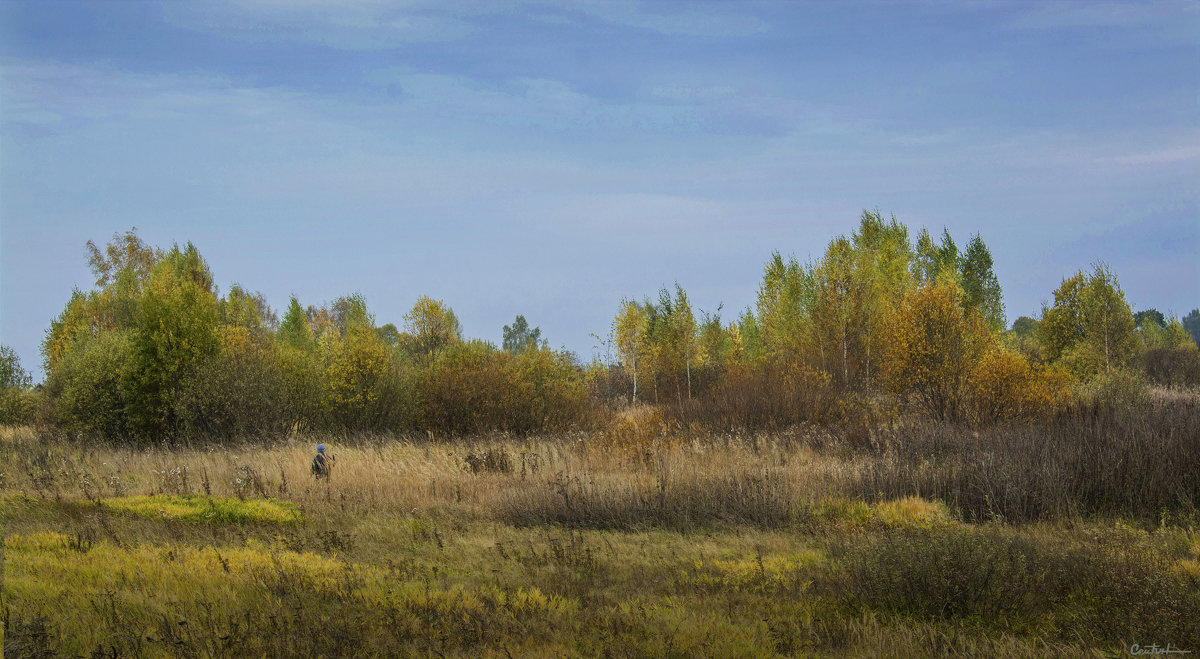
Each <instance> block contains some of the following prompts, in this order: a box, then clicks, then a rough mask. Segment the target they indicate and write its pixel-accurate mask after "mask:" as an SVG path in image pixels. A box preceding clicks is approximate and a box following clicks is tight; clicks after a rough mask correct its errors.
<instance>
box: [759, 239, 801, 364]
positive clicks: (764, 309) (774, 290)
mask: <svg viewBox="0 0 1200 659" xmlns="http://www.w3.org/2000/svg"><path fill="white" fill-rule="evenodd" d="M757 306H758V318H757V321H758V322H757V325H758V327H759V328H760V330H761V331H760V337H761V340H762V342H763V344H764V345H765V346H766V349H767V351H768V352H769V353H770V354H771V355H772V356H773V357H775V358H783V359H785V360H788V361H796V360H798V359H799V358H800V354H801V349H802V341H803V339H804V329H805V325H806V323H807V320H808V316H809V314H810V312H811V309H810V308H811V306H812V277H811V276H810V274H809V273H808V272H807V271H806V270H805V269H804V268H802V267H801V266H800V264H799V263H797V262H796V259H794V258H789V259H787V260H786V261H785V260H784V258H783V255H782V254H780V253H779V252H773V253H772V254H771V258H770V260H768V261H767V265H766V267H765V268H763V280H762V283H761V284H760V285H759V287H758V304H757Z"/></svg>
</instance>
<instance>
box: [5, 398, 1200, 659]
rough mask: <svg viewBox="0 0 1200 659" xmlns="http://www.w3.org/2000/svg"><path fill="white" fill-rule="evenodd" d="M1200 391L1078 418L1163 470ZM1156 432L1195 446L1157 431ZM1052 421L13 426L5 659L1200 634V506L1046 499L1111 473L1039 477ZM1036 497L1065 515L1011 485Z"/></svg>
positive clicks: (909, 651) (900, 649) (934, 646)
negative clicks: (203, 439) (749, 428)
mask: <svg viewBox="0 0 1200 659" xmlns="http://www.w3.org/2000/svg"><path fill="white" fill-rule="evenodd" d="M1171 404H1177V405H1178V403H1168V405H1171ZM1182 405H1184V406H1185V408H1184V409H1183V410H1182V413H1184V414H1185V415H1184V416H1179V417H1173V418H1169V419H1166V420H1160V421H1157V422H1156V421H1154V420H1149V419H1145V418H1138V419H1133V420H1131V421H1129V422H1128V423H1126V422H1117V423H1100V422H1093V425H1087V424H1086V423H1083V420H1081V419H1074V420H1073V421H1072V420H1063V423H1064V424H1069V423H1077V424H1079V425H1080V427H1081V428H1082V429H1081V430H1080V431H1079V432H1080V433H1083V435H1084V436H1086V437H1090V438H1092V440H1091V441H1092V444H1090V445H1089V446H1091V447H1092V448H1093V449H1095V448H1096V447H1100V448H1102V449H1104V450H1108V451H1113V453H1109V454H1107V455H1108V456H1109V457H1112V456H1125V458H1124V459H1125V460H1126V462H1125V464H1130V462H1129V456H1143V459H1145V462H1144V463H1137V464H1146V465H1149V464H1151V463H1150V461H1149V457H1153V456H1156V455H1157V456H1162V455H1168V456H1170V455H1174V454H1172V453H1170V452H1171V451H1182V450H1184V449H1188V447H1191V446H1193V443H1194V442H1195V441H1197V440H1196V438H1195V437H1194V436H1190V435H1187V434H1186V431H1187V429H1188V428H1191V426H1190V425H1189V424H1192V423H1195V418H1196V417H1194V416H1186V415H1189V414H1193V413H1194V410H1195V408H1194V407H1187V405H1190V404H1189V403H1183V404H1182ZM1175 411H1176V412H1180V410H1179V409H1176V410H1175ZM1155 423H1158V424H1159V425H1155ZM1156 428H1159V429H1161V428H1167V429H1168V430H1170V429H1174V430H1171V431H1170V432H1166V433H1165V434H1166V436H1165V437H1159V438H1158V439H1157V440H1155V441H1147V438H1148V437H1149V438H1150V439H1151V440H1153V439H1154V437H1155V435H1154V433H1156V432H1159V431H1158V430H1155V429H1156ZM1022 432H1025V433H1027V435H1022V434H1021V433H1022ZM1036 432H1037V431H1036V429H1025V430H1021V429H1019V428H1008V429H996V430H995V431H992V432H991V434H987V433H983V434H977V435H972V434H969V433H970V431H964V430H961V429H955V428H949V427H931V426H925V425H918V424H908V425H905V424H901V425H899V426H897V427H896V428H894V429H893V430H892V431H890V432H889V431H885V430H883V429H880V428H870V429H865V430H864V429H863V428H858V427H854V428H846V429H838V428H834V429H826V428H818V427H809V426H800V427H793V428H791V429H788V430H784V431H776V432H771V433H726V434H716V435H714V434H708V433H698V432H694V431H687V430H686V429H681V428H680V427H678V426H677V425H674V424H672V423H671V422H670V421H665V420H664V419H663V417H661V416H660V415H658V414H657V413H655V412H653V411H651V410H647V409H640V410H632V411H628V412H627V413H625V414H624V415H623V416H622V417H620V418H619V420H618V421H617V422H616V423H615V424H614V425H612V426H611V427H610V428H608V429H607V430H606V431H605V432H603V433H591V434H584V433H578V434H570V435H559V436H553V437H531V438H522V437H513V436H505V435H491V436H484V437H476V438H469V439H458V440H453V441H431V440H429V439H428V438H412V437H356V438H353V439H352V440H351V441H346V440H344V439H339V438H336V437H293V438H290V439H288V440H286V441H282V442H279V443H275V444H271V445H264V446H237V447H230V448H219V447H217V446H212V447H207V446H192V447H190V448H166V447H163V448H146V449H131V448H127V447H122V446H117V445H112V444H107V443H70V442H65V441H61V440H55V439H51V438H46V437H42V436H39V435H38V434H37V433H35V432H34V431H32V430H30V429H13V428H8V429H3V430H0V450H3V451H4V454H5V455H7V456H8V459H7V460H6V461H5V462H4V463H3V465H2V466H0V523H2V524H3V527H4V529H5V533H6V535H7V538H6V539H5V543H4V545H3V546H4V547H5V557H4V559H0V566H3V567H4V569H3V570H0V575H3V577H4V579H6V580H5V581H0V591H2V594H0V597H2V598H3V607H2V608H3V612H4V630H5V634H6V638H5V640H4V644H5V648H6V651H7V653H8V654H6V656H8V655H9V654H11V655H15V656H39V655H38V653H39V652H43V651H46V650H51V651H54V652H58V653H61V654H90V653H96V652H101V653H108V654H109V655H111V654H113V653H117V654H150V655H157V654H180V655H198V656H237V655H247V654H250V655H263V654H266V655H304V656H321V655H324V656H333V655H342V654H351V655H361V656H370V655H379V654H397V653H398V654H441V655H455V656H457V655H471V656H509V655H511V656H518V655H526V656H550V655H555V656H562V655H583V656H593V655H605V656H611V655H614V654H616V655H620V654H626V655H631V656H665V655H672V656H692V655H700V656H712V655H720V656H729V655H738V656H775V655H789V656H795V655H815V656H835V655H836V656H847V655H848V656H931V655H948V654H949V655H960V654H966V655H986V656H998V657H1005V656H1012V657H1017V656H1030V655H1035V654H1037V655H1049V656H1080V655H1087V654H1094V655H1099V654H1100V653H1109V652H1114V651H1124V650H1122V649H1121V648H1128V646H1129V644H1130V643H1135V642H1136V643H1141V644H1143V645H1149V644H1150V643H1155V642H1157V643H1158V644H1159V645H1160V646H1163V645H1165V643H1167V642H1172V643H1174V647H1176V648H1181V647H1182V648H1187V649H1197V648H1200V627H1198V626H1197V623H1196V622H1195V621H1197V620H1200V569H1197V567H1196V566H1197V565H1198V564H1200V537H1198V536H1197V534H1196V532H1195V530H1194V517H1190V516H1189V515H1188V507H1187V506H1189V505H1191V506H1194V505H1195V502H1196V499H1195V498H1191V499H1189V498H1188V497H1189V496H1193V497H1194V496H1195V495H1188V494H1187V491H1186V490H1185V491H1184V495H1183V497H1182V498H1181V499H1178V500H1177V503H1176V504H1173V505H1174V507H1172V508H1170V509H1169V514H1167V515H1161V514H1159V510H1157V509H1153V513H1152V514H1144V513H1143V512H1142V510H1143V509H1142V508H1138V507H1136V506H1132V505H1126V506H1124V507H1122V506H1120V505H1110V504H1112V503H1113V502H1116V503H1120V497H1122V496H1125V493H1126V492H1128V491H1129V490H1128V489H1127V488H1128V487H1130V484H1131V483H1132V484H1135V485H1138V486H1139V487H1141V488H1142V489H1140V490H1137V491H1139V492H1141V493H1142V494H1143V495H1144V496H1148V497H1149V499H1148V500H1149V501H1151V502H1154V503H1155V505H1158V504H1159V503H1161V501H1159V500H1157V499H1155V498H1154V496H1155V494H1154V493H1155V492H1157V491H1158V490H1155V489H1153V488H1152V487H1151V485H1150V483H1151V481H1150V480H1149V478H1148V477H1147V478H1143V479H1141V480H1138V479H1137V478H1132V479H1131V478H1130V477H1128V475H1126V476H1122V475H1121V473H1122V472H1121V471H1120V470H1111V471H1110V472H1104V473H1105V474H1106V475H1107V480H1104V479H1101V480H1100V481H1099V483H1098V485H1097V486H1096V487H1097V488H1098V489H1094V490H1089V491H1085V492H1084V493H1083V494H1081V493H1080V492H1079V491H1076V490H1072V489H1071V488H1070V487H1067V488H1062V489H1056V490H1048V489H1043V490H1038V489H1036V488H1037V487H1040V486H1041V485H1040V484H1042V483H1043V481H1042V480H1040V479H1042V478H1044V477H1045V474H1058V475H1059V476H1061V475H1063V474H1067V475H1070V474H1075V477H1077V478H1078V477H1081V476H1080V475H1087V474H1089V473H1091V472H1088V471H1087V469H1089V468H1092V467H1091V466H1092V465H1094V464H1098V463H1093V462H1087V461H1081V460H1080V459H1079V458H1080V456H1082V455H1086V452H1083V451H1077V452H1074V453H1072V452H1070V451H1061V450H1060V451H1059V453H1061V454H1062V455H1063V456H1065V457H1061V458H1055V459H1056V460H1057V461H1056V462H1053V464H1052V465H1051V466H1050V467H1046V468H1043V469H1041V470H1033V471H1031V470H1030V469H1029V465H1031V464H1032V463H1031V462H1030V461H1031V460H1036V459H1039V458H1040V457H1044V456H1047V455H1049V454H1050V453H1051V452H1052V451H1051V450H1050V449H1049V448H1048V449H1047V450H1046V451H1045V452H1042V453H1038V452H1036V451H1033V452H1032V453H1031V451H1032V449H1031V444H1032V442H1034V441H1035V437H1036V436H1037V435H1036ZM1041 432H1042V433H1043V435H1042V436H1043V437H1050V440H1049V441H1051V442H1060V443H1062V444H1053V443H1052V444H1050V448H1058V449H1061V448H1062V447H1063V446H1065V445H1066V442H1068V441H1071V437H1074V436H1073V435H1070V433H1069V425H1063V426H1062V428H1061V429H1060V430H1055V427H1054V426H1048V427H1046V428H1043V429H1042V430H1041ZM1056 432H1061V433H1062V435H1061V436H1058V435H1055V434H1054V433H1056ZM1105 433H1107V434H1105ZM1172 433H1174V434H1172ZM1021 437H1026V438H1027V439H1026V441H1025V443H1021V442H1020V441H1014V439H1013V438H1017V440H1019V439H1020V438H1021ZM1122 438H1126V439H1129V438H1134V439H1138V440H1139V441H1140V442H1141V444H1140V446H1141V447H1142V448H1137V447H1129V446H1122V444H1121V440H1122ZM900 439H903V441H900ZM317 441H322V442H323V443H325V444H326V445H327V446H329V451H330V452H331V453H333V454H334V455H336V457H337V463H336V467H335V469H334V471H333V475H332V477H331V478H330V479H328V480H316V479H314V478H313V477H312V476H311V474H310V473H309V465H310V461H311V457H312V454H313V447H314V446H315V444H316V443H317ZM1005 442H1008V443H1009V444H1011V446H1009V445H1006V444H1005ZM1189 442H1192V443H1189ZM1122 451H1124V453H1122ZM1138 451H1141V452H1140V453H1139V452H1138ZM1164 451H1165V452H1166V453H1164ZM1022 452H1023V453H1030V455H1029V456H1028V457H1024V456H1022V455H1021V453H1022ZM985 455H991V456H992V457H991V458H990V459H991V460H992V462H990V463H987V462H984V461H981V459H980V458H981V457H982V456H985ZM1101 455H1102V456H1103V455H1106V454H1103V453H1102V454H1101ZM1005 464H1008V465H1009V467H1008V468H1000V466H1002V465H1005ZM980 465H982V466H984V467H987V469H982V468H981V466H980ZM989 465H990V466H989ZM1072 469H1074V470H1075V471H1072ZM1196 477H1197V476H1196V474H1194V473H1193V474H1191V475H1190V476H1188V475H1186V474H1185V475H1184V477H1183V478H1184V480H1177V481H1173V482H1171V483H1168V484H1167V485H1168V486H1177V485H1178V484H1179V483H1185V484H1186V483H1190V482H1191V481H1187V480H1186V478H1196ZM1069 482H1071V481H1069V480H1068V483H1069ZM1031 486H1032V487H1034V490H1033V492H1034V495H1033V496H1035V499H1034V500H1044V501H1058V505H1040V507H1038V506H1034V507H1030V508H1022V507H1021V506H1018V505H1017V504H1016V503H1015V502H1020V501H1024V500H1025V499H1020V498H1012V497H1009V498H1005V497H996V496H993V495H994V493H997V492H1006V491H1011V490H1012V489H1013V488H1016V487H1031ZM972 488H974V489H972ZM1084 494H1086V496H1084ZM1013 496H1015V494H1014V495H1013ZM1027 496H1029V495H1027ZM1036 497H1041V499H1037V498H1036ZM1055 497H1057V499H1055ZM973 501H987V502H988V503H989V505H992V506H993V511H994V512H995V514H993V515H992V516H991V517H990V518H989V517H987V516H982V515H978V514H977V512H978V511H977V510H976V508H975V507H973V506H975V505H977V504H973V503H971V502H973ZM1072 502H1074V503H1072ZM1100 504H1104V505H1100ZM1089 506H1091V508H1089ZM218 508H221V509H224V510H226V511H227V514H222V515H216V514H214V513H213V512H212V511H213V510H216V509H218ZM1022 510H1027V511H1030V512H1028V514H1026V515H1024V516H1022V515H1020V514H1017V513H1018V512H1020V511H1022ZM1146 510H1151V509H1149V508H1147V509H1146ZM272 511H273V512H272ZM147 513H148V514H147ZM164 513H165V514H164ZM268 513H270V514H268ZM276 513H278V514H276ZM1112 517H1117V518H1122V517H1123V518H1124V519H1125V520H1126V523H1116V524H1114V523H1113V522H1112V521H1106V520H1111V518H1112ZM1001 518H1003V519H1004V520H1005V523H997V520H999V519H1001ZM40 656H49V655H46V654H42V655H40Z"/></svg>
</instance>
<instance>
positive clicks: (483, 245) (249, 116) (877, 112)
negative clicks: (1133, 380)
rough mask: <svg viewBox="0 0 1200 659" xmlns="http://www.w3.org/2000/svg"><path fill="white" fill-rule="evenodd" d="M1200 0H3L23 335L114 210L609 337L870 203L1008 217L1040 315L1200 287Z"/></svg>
mask: <svg viewBox="0 0 1200 659" xmlns="http://www.w3.org/2000/svg"><path fill="white" fill-rule="evenodd" d="M1198 99H1200V4H1197V3H1195V2H1192V1H1190V0H1186V1H1176V2H1128V3H1126V2H1104V1H1102V0H1097V1H1081V2H1052V1H1041V2H1005V1H1000V0H997V1H977V2H954V3H938V2H927V1H913V2H882V1H875V2H866V1H862V2H857V1H851V2H837V3H823V2H822V3H819V2H753V1H744V2H697V1H693V2H680V3H674V2H646V3H641V2H632V1H618V2H580V3H570V2H535V1H513V2H498V3H478V2H456V1H454V0H450V1H447V0H440V1H436V2H423V1H406V2H382V1H380V2H367V1H363V2H352V1H337V2H334V1H329V2H326V1H318V0H300V1H293V0H287V1H285V0H244V1H232V0H222V1H215V2H187V3H183V2H165V3H154V2H144V3H143V2H115V1H114V2H87V3H82V2H81V3H73V2H52V1H45V0H40V1H36V2H13V1H11V0H4V1H2V2H0V256H2V257H3V263H2V265H0V340H2V341H3V343H5V344H7V345H10V346H12V347H13V348H14V349H15V350H17V352H18V354H19V355H20V357H21V359H22V362H23V364H24V365H25V366H26V368H28V369H30V370H33V371H35V373H36V375H37V376H38V377H40V368H39V365H40V357H39V355H38V346H39V343H40V341H41V338H42V336H43V332H44V331H45V329H46V327H47V326H48V325H49V323H50V321H51V319H52V318H53V317H54V316H55V315H57V314H58V313H59V312H60V311H61V310H62V307H63V305H64V304H65V303H66V301H67V299H68V297H69V295H70V292H71V289H72V287H75V286H79V287H82V288H87V287H88V286H90V284H91V281H92V278H91V276H90V273H89V271H88V269H87V264H86V254H85V251H84V243H85V242H86V241H87V240H88V239H92V240H95V241H97V242H98V243H103V242H104V241H106V240H107V239H109V237H110V236H111V235H112V234H113V233H114V232H119V231H123V230H125V229H127V228H129V227H130V226H137V227H138V229H139V233H140V234H141V236H142V237H143V238H144V239H146V240H147V241H149V242H152V243H155V244H160V245H169V244H170V243H171V242H173V241H179V242H185V241H192V242H193V243H195V244H196V246H197V247H198V248H199V249H200V251H201V253H202V254H203V255H204V256H205V257H206V258H207V260H208V261H209V263H210V265H211V266H212V269H213V272H214V274H215V276H216V279H217V282H218V284H219V285H220V286H221V288H222V289H223V290H227V289H228V287H229V285H231V284H232V283H235V282H238V283H241V284H242V285H243V286H246V287H248V288H251V289H256V290H261V291H262V292H263V293H264V294H265V295H266V296H267V298H268V300H269V301H270V302H271V304H272V305H273V306H275V307H276V308H280V307H283V306H286V304H287V299H288V296H289V295H291V294H295V295H297V296H298V297H299V298H300V299H301V301H302V302H303V303H305V304H320V303H322V302H324V301H329V300H332V299H334V298H335V297H337V296H339V295H344V294H348V293H353V292H361V293H362V294H363V295H365V296H366V298H367V301H368V304H369V306H370V308H371V309H372V311H373V312H374V313H375V315H376V317H377V320H378V322H379V323H381V324H382V323H384V322H395V323H396V324H397V325H399V324H400V323H401V320H402V316H403V314H404V313H405V312H406V311H407V310H408V309H409V308H411V306H412V304H413V302H414V301H415V300H416V298H417V297H418V296H420V295H423V294H427V295H431V296H433V297H436V298H441V299H444V300H445V301H446V302H447V303H449V304H450V305H451V306H452V307H453V308H454V310H455V311H456V312H457V314H458V315H459V317H460V319H461V320H462V324H463V327H464V331H465V333H466V334H467V335H469V336H473V337H480V338H485V339H489V340H492V341H497V342H498V341H499V339H500V335H501V327H502V326H503V325H505V324H507V323H511V321H512V319H513V317H514V316H515V315H516V314H524V315H525V316H526V317H527V318H528V319H529V321H530V322H531V323H532V324H534V325H539V326H540V327H541V328H542V331H543V335H544V336H546V337H547V338H548V339H549V340H550V342H551V344H552V345H554V346H560V345H565V346H566V347H568V348H570V349H573V350H575V351H577V352H578V353H579V354H580V356H581V357H582V358H584V359H587V358H589V357H590V356H591V355H592V352H593V351H592V346H593V345H594V343H595V341H594V340H593V339H592V338H591V337H590V336H589V335H590V334H591V333H601V334H603V333H605V332H606V331H607V329H608V326H609V322H610V320H611V317H612V314H613V312H614V311H615V309H616V307H617V304H618V303H619V301H620V300H621V298H622V297H626V296H634V297H641V296H645V295H654V294H655V293H656V291H657V290H658V289H659V288H660V287H661V286H664V285H666V286H672V285H673V284H674V282H676V281H678V282H679V283H680V284H681V285H683V286H684V288H686V289H687V290H688V292H689V294H690V296H691V297H692V299H693V302H694V304H695V305H697V306H698V307H700V308H702V309H705V310H713V309H715V308H716V307H717V305H718V304H721V303H724V305H725V315H726V316H727V317H728V316H731V315H734V314H736V312H737V311H738V310H740V309H742V308H745V307H746V306H747V305H750V304H752V303H753V300H754V293H755V289H756V287H757V285H758V283H759V279H760V275H761V271H762V265H763V263H764V262H765V261H766V259H767V258H768V256H769V254H770V252H771V251H772V250H780V251H782V252H784V253H785V254H794V255H795V256H797V257H798V258H799V259H801V260H806V259H808V258H810V257H811V258H816V257H818V256H820V254H821V253H822V252H823V250H824V248H825V246H826V244H827V243H828V241H829V240H830V239H831V238H832V237H834V236H836V235H838V234H847V233H849V232H851V231H853V229H854V228H855V226H856V225H857V219H858V217H859V215H860V214H861V212H862V211H863V209H875V208H878V209H879V210H881V211H882V212H883V213H884V214H895V215H896V217H897V218H898V219H900V220H901V221H903V222H905V223H906V224H907V225H908V226H909V227H910V228H911V229H913V230H914V231H915V230H916V229H918V228H919V227H922V226H928V227H930V228H931V230H932V231H933V232H934V233H940V231H941V228H942V227H943V226H944V227H947V228H948V229H949V230H950V231H951V233H952V234H953V235H954V236H955V237H956V238H957V239H958V241H959V244H960V245H961V244H964V243H965V242H966V241H967V240H968V239H969V238H970V236H971V235H973V234H975V233H979V234H980V235H981V236H982V237H983V239H984V240H985V241H986V242H987V244H988V245H989V247H990V248H991V250H992V254H993V256H994V258H995V260H996V272H997V275H998V276H999V279H1000V283H1001V285H1002V286H1003V288H1004V294H1005V303H1006V307H1007V312H1008V317H1009V321H1010V322H1011V321H1012V320H1013V319H1015V318H1016V317H1017V316H1020V315H1036V314H1037V313H1038V312H1039V310H1040V306H1041V303H1042V302H1043V301H1045V300H1048V299H1050V298H1051V293H1052V291H1053V290H1054V289H1055V288H1056V287H1057V286H1058V285H1059V284H1060V283H1061V281H1062V278H1063V277H1064V276H1066V275H1069V274H1071V273H1073V272H1075V271H1076V270H1078V269H1081V268H1085V269H1086V268H1088V267H1089V265H1090V264H1092V263H1093V262H1095V261H1098V260H1103V261H1105V262H1107V263H1109V264H1110V265H1111V266H1112V267H1113V269H1114V270H1115V271H1116V273H1117V274H1118V276H1119V277H1120V281H1121V283H1122V286H1123V287H1124V290H1125V292H1126V296H1127V298H1128V300H1129V301H1130V303H1131V304H1132V305H1133V306H1134V308H1135V310H1136V309H1141V308H1146V307H1156V308H1158V309H1160V310H1163V311H1173V312H1175V313H1177V314H1180V315H1182V314H1184V313H1186V312H1187V311H1188V310H1190V309H1192V308H1195V307H1197V306H1200V268H1198V266H1197V261H1198V258H1197V257H1198V256H1200V219H1198V218H1200V207H1198V204H1200V109H1198Z"/></svg>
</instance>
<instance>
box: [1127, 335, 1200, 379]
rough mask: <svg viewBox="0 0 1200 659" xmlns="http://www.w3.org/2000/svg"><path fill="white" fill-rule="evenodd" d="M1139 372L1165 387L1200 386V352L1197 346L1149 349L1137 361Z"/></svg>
mask: <svg viewBox="0 0 1200 659" xmlns="http://www.w3.org/2000/svg"><path fill="white" fill-rule="evenodd" d="M1135 367H1136V368H1137V370H1138V371H1140V372H1141V373H1142V374H1144V375H1145V377H1146V378H1147V379H1148V380H1150V381H1151V382H1153V383H1154V384H1159V385H1163V386H1165V387H1195V386H1198V385H1200V350H1197V349H1196V346H1195V344H1187V345H1177V346H1172V347H1161V348H1149V349H1147V350H1145V351H1143V352H1142V353H1141V354H1140V355H1138V357H1137V359H1136V360H1135Z"/></svg>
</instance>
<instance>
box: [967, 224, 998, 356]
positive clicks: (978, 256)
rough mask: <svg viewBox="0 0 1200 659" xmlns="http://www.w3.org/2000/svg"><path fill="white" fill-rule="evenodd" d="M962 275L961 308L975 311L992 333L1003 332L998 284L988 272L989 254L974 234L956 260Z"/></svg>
mask: <svg viewBox="0 0 1200 659" xmlns="http://www.w3.org/2000/svg"><path fill="white" fill-rule="evenodd" d="M959 271H960V272H961V273H962V288H963V294H964V295H963V304H964V305H965V307H966V308H967V309H975V310H977V311H979V313H980V315H982V316H983V318H984V320H986V321H987V323H988V327H990V328H991V329H992V331H993V332H999V331H1000V330H1002V329H1004V324H1005V323H1004V300H1003V297H1002V294H1001V291H1000V281H999V280H998V279H996V273H995V272H994V271H993V270H992V253H991V252H990V251H988V248H987V245H985V244H984V242H983V239H982V238H980V237H979V234H976V235H975V237H974V238H971V242H969V243H967V251H966V252H964V253H963V255H962V258H960V259H959Z"/></svg>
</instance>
